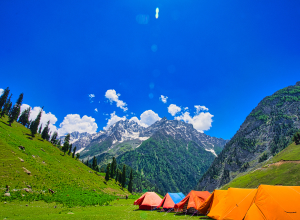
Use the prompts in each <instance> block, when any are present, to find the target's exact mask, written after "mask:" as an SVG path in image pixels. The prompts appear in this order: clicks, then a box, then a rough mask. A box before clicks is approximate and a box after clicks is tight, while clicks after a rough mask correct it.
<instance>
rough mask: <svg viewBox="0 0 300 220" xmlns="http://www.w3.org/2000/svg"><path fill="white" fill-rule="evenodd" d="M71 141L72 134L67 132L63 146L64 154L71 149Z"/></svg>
mask: <svg viewBox="0 0 300 220" xmlns="http://www.w3.org/2000/svg"><path fill="white" fill-rule="evenodd" d="M69 142H70V134H67V135H66V137H65V142H64V145H63V147H62V151H63V152H64V155H66V152H67V151H68V150H69V147H70V146H69Z"/></svg>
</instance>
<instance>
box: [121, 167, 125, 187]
mask: <svg viewBox="0 0 300 220" xmlns="http://www.w3.org/2000/svg"><path fill="white" fill-rule="evenodd" d="M125 183H126V166H125V165H123V172H122V188H124V187H125Z"/></svg>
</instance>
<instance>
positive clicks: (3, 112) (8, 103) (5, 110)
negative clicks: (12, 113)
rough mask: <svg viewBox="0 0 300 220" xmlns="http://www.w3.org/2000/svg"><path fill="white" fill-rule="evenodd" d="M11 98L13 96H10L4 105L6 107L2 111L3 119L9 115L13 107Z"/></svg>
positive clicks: (0, 116)
mask: <svg viewBox="0 0 300 220" xmlns="http://www.w3.org/2000/svg"><path fill="white" fill-rule="evenodd" d="M11 97H12V94H11V95H10V97H9V99H8V100H6V102H5V104H4V107H3V109H2V111H1V115H0V118H2V117H3V116H4V115H5V114H8V112H9V110H10V108H11V105H12V103H11V101H10V100H11Z"/></svg>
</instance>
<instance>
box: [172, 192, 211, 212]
mask: <svg viewBox="0 0 300 220" xmlns="http://www.w3.org/2000/svg"><path fill="white" fill-rule="evenodd" d="M209 196H210V193H209V192H208V191H194V190H192V191H191V192H190V193H189V194H188V195H187V196H186V197H185V198H184V199H183V200H181V202H179V203H177V204H175V206H174V209H175V210H177V211H179V210H182V211H184V212H185V211H188V212H189V213H195V212H197V209H198V208H199V207H200V206H201V205H202V204H203V203H204V202H205V201H206V199H207V198H208V197H209Z"/></svg>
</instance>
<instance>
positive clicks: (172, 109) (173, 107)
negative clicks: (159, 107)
mask: <svg viewBox="0 0 300 220" xmlns="http://www.w3.org/2000/svg"><path fill="white" fill-rule="evenodd" d="M180 111H181V108H180V107H179V106H177V105H175V104H171V105H169V107H168V112H169V113H170V114H171V115H172V116H175V115H176V114H177V113H178V112H180Z"/></svg>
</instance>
